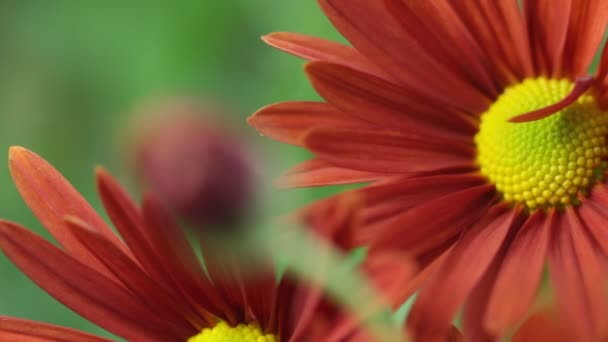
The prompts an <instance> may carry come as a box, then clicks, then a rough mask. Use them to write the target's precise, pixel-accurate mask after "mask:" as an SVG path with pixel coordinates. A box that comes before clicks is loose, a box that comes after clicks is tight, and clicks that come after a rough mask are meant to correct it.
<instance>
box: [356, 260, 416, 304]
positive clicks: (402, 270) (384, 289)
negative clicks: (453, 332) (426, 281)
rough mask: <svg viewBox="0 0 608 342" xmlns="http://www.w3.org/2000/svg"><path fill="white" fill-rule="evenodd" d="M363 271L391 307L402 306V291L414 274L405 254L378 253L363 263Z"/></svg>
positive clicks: (410, 261) (414, 270) (412, 266)
mask: <svg viewBox="0 0 608 342" xmlns="http://www.w3.org/2000/svg"><path fill="white" fill-rule="evenodd" d="M363 269H364V270H365V272H366V274H367V275H368V276H369V278H370V279H371V280H372V282H373V284H374V285H375V286H376V288H377V289H378V292H379V293H380V294H382V296H383V297H384V298H386V300H387V301H388V302H389V303H391V305H393V306H395V307H398V306H399V305H401V304H403V301H401V296H402V292H403V289H404V288H405V287H406V286H409V285H410V282H411V281H412V280H413V279H414V276H415V274H416V271H417V270H416V265H415V264H414V262H413V261H412V260H411V258H409V257H408V256H407V254H406V253H403V252H398V251H378V252H376V253H374V254H373V257H368V258H367V259H366V260H365V262H364V263H363Z"/></svg>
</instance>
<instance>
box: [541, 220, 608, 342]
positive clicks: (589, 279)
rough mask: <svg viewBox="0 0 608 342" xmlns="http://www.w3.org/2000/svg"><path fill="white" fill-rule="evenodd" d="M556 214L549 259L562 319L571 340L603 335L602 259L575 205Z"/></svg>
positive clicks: (606, 307)
mask: <svg viewBox="0 0 608 342" xmlns="http://www.w3.org/2000/svg"><path fill="white" fill-rule="evenodd" d="M559 218H560V220H559V226H557V227H558V229H557V230H556V232H555V234H556V236H555V242H554V243H553V245H552V246H551V250H550V254H549V256H550V259H549V261H550V269H551V277H552V279H553V284H554V286H555V289H556V296H557V303H558V305H559V309H560V310H559V311H560V315H561V322H562V323H563V324H565V325H566V326H567V327H568V329H567V330H568V332H569V334H570V337H572V338H574V340H577V341H594V340H602V339H604V338H606V334H607V326H606V325H605V324H604V323H605V319H606V317H608V305H607V304H608V301H607V299H608V298H607V297H606V292H605V285H606V283H605V280H606V278H605V272H604V265H603V263H602V261H603V260H601V259H600V255H599V254H598V253H597V251H596V249H595V248H594V246H593V245H592V244H591V242H590V241H589V239H588V237H587V236H586V233H585V229H584V227H583V226H582V224H581V222H580V221H579V219H578V217H577V216H576V212H575V209H573V208H568V209H567V210H566V212H565V213H564V214H563V215H559Z"/></svg>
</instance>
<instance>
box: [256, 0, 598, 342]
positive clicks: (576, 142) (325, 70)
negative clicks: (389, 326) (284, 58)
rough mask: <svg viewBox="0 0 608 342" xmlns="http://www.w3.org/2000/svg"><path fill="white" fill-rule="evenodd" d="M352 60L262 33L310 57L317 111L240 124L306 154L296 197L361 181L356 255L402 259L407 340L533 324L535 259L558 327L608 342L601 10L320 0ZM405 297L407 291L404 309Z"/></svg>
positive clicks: (578, 0) (277, 107)
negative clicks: (458, 322)
mask: <svg viewBox="0 0 608 342" xmlns="http://www.w3.org/2000/svg"><path fill="white" fill-rule="evenodd" d="M319 3H320V5H321V7H322V8H323V10H324V11H325V14H326V15H327V16H328V17H329V19H330V20H331V21H332V23H333V24H334V26H335V27H336V28H337V29H338V30H339V31H340V32H341V33H342V34H343V35H344V36H345V37H346V38H347V39H348V40H349V41H350V43H352V45H353V47H349V46H344V45H341V44H338V43H333V42H329V41H326V40H323V39H320V38H314V37H309V36H305V35H300V34H293V33H274V34H271V35H269V36H266V37H264V40H265V41H266V42H267V43H269V44H270V45H272V46H275V47H277V48H279V49H282V50H285V51H287V52H289V53H292V54H294V55H297V56H300V57H303V58H305V59H308V60H309V61H311V62H310V63H308V64H307V65H306V73H307V75H308V77H309V78H310V80H311V83H312V85H313V86H314V88H315V89H316V90H317V92H318V93H319V94H320V95H321V96H322V97H323V98H324V99H325V100H326V102H285V103H279V104H274V105H270V106H268V107H265V108H263V109H261V110H260V111H258V112H257V113H256V114H254V115H253V116H252V117H251V118H250V119H249V122H250V123H251V125H253V126H254V127H255V128H256V129H258V130H259V131H260V132H261V133H263V134H264V135H266V136H269V137H271V138H273V139H276V140H279V141H281V142H285V143H289V144H294V145H298V146H302V147H304V148H306V149H308V150H310V151H312V152H313V153H314V154H315V155H316V158H314V159H312V160H309V161H307V162H304V163H303V164H300V165H298V166H296V167H295V168H293V169H292V170H291V171H290V172H288V173H287V175H286V176H285V177H283V178H282V179H281V181H280V183H281V184H282V185H285V186H292V187H311V186H325V185H333V184H348V183H361V182H371V184H368V185H366V186H364V187H363V188H361V189H359V190H355V191H354V192H355V193H359V194H360V195H362V196H363V197H364V198H365V201H366V205H365V207H364V208H363V209H362V210H361V212H362V216H363V219H362V221H363V223H362V224H361V225H360V226H361V229H358V231H357V232H355V233H354V235H353V239H351V240H352V241H354V244H369V245H371V252H370V257H372V258H373V257H374V254H375V253H376V251H378V250H383V249H394V248H396V249H399V250H402V251H407V252H410V253H413V254H414V255H415V256H416V259H417V261H418V263H419V264H420V266H421V270H420V273H419V275H418V277H417V279H418V280H419V281H420V283H422V289H421V291H420V294H419V297H418V299H417V301H416V303H415V305H414V307H413V309H412V312H411V315H410V316H409V319H408V327H409V329H410V330H411V331H412V333H413V334H414V335H415V336H416V337H419V338H420V339H421V340H423V341H426V340H427V339H430V338H432V337H436V336H444V335H445V334H447V332H448V331H449V327H450V322H451V320H452V318H453V316H454V315H455V313H456V312H457V311H458V310H459V308H461V307H462V306H463V305H464V315H463V317H464V329H465V335H466V336H474V338H482V337H485V338H489V337H493V336H502V335H504V334H505V333H507V331H508V330H509V329H510V328H511V327H512V326H513V325H514V324H516V323H517V322H519V321H520V320H521V319H522V318H523V316H524V315H525V313H526V312H527V310H528V308H529V306H530V303H531V302H532V301H533V298H534V297H535V294H536V291H537V288H538V285H539V283H540V281H541V276H542V273H543V269H544V265H545V262H546V260H548V262H549V266H550V271H551V278H552V280H553V284H554V286H555V290H556V292H557V298H558V305H559V307H560V309H561V310H560V320H561V322H562V323H567V324H569V325H571V329H568V332H569V333H570V334H572V336H574V337H575V338H578V340H585V341H588V340H595V339H599V338H606V337H608V326H607V325H606V324H605V317H607V315H608V305H607V298H606V291H605V286H604V281H605V280H606V275H607V274H606V271H605V265H604V264H603V262H604V258H605V257H606V256H608V235H607V233H606V231H605V229H604V228H605V226H606V224H608V188H607V187H606V184H605V176H604V175H605V172H606V170H607V165H608V164H607V163H606V161H607V160H608V140H607V138H606V136H607V135H608V50H605V51H604V53H603V55H602V56H601V61H600V65H599V70H598V72H597V73H595V75H594V76H593V77H590V76H587V73H588V70H589V67H590V65H591V63H592V60H593V58H594V56H595V55H596V53H597V49H598V48H599V46H600V44H601V42H602V38H603V36H604V32H605V29H606V23H607V21H608V1H605V0H524V1H523V2H522V4H521V6H520V5H519V4H518V1H517V0H501V1H489V0H488V1H485V0H474V1H468V0H453V1H452V0H437V1H422V0H421V1H403V0H319ZM410 294H411V290H405V289H404V290H403V292H402V297H401V300H400V301H397V302H396V303H395V304H400V303H401V301H402V300H403V299H404V298H406V297H407V296H409V295H410Z"/></svg>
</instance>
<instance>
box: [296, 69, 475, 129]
mask: <svg viewBox="0 0 608 342" xmlns="http://www.w3.org/2000/svg"><path fill="white" fill-rule="evenodd" d="M306 72H307V73H308V76H309V78H310V81H311V83H312V85H313V86H314V87H315V89H316V90H317V92H318V93H319V94H320V95H321V96H323V97H324V98H325V99H326V100H327V101H328V102H329V103H332V104H333V105H335V106H336V107H338V108H339V109H341V110H342V111H344V112H345V113H349V114H350V115H353V116H355V117H357V118H359V119H361V120H365V121H367V122H370V123H373V124H375V125H377V126H380V127H384V128H386V129H390V130H399V131H402V132H407V133H410V134H415V135H421V136H427V137H436V138H443V137H457V138H461V139H462V138H463V137H465V138H470V136H472V135H473V134H475V132H476V131H477V125H478V123H477V121H475V120H474V119H472V118H471V117H470V116H469V115H466V114H463V113H462V112H459V111H457V110H453V109H450V107H448V106H445V105H442V104H441V103H438V102H437V101H434V100H432V99H429V97H428V96H425V95H424V94H422V93H420V92H419V91H416V90H415V89H413V88H408V87H400V86H397V85H394V84H392V83H390V82H387V81H385V80H383V79H380V78H378V77H375V76H373V75H370V74H366V73H362V72H359V71H356V70H353V69H350V68H347V67H344V66H340V65H337V64H330V63H322V62H313V63H309V64H308V65H307V66H306ZM336 128H339V127H336Z"/></svg>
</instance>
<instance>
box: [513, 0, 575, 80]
mask: <svg viewBox="0 0 608 342" xmlns="http://www.w3.org/2000/svg"><path fill="white" fill-rule="evenodd" d="M573 6H577V4H573V1H572V0H524V2H523V8H524V13H525V15H526V21H527V25H528V29H529V33H530V43H531V44H532V49H533V51H532V52H533V55H534V57H535V62H536V65H537V72H539V73H541V74H543V73H544V74H549V75H551V76H552V77H564V76H566V75H564V74H563V67H564V48H565V47H566V38H567V35H568V27H569V23H570V14H571V11H572V7H573ZM576 76H578V75H576Z"/></svg>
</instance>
